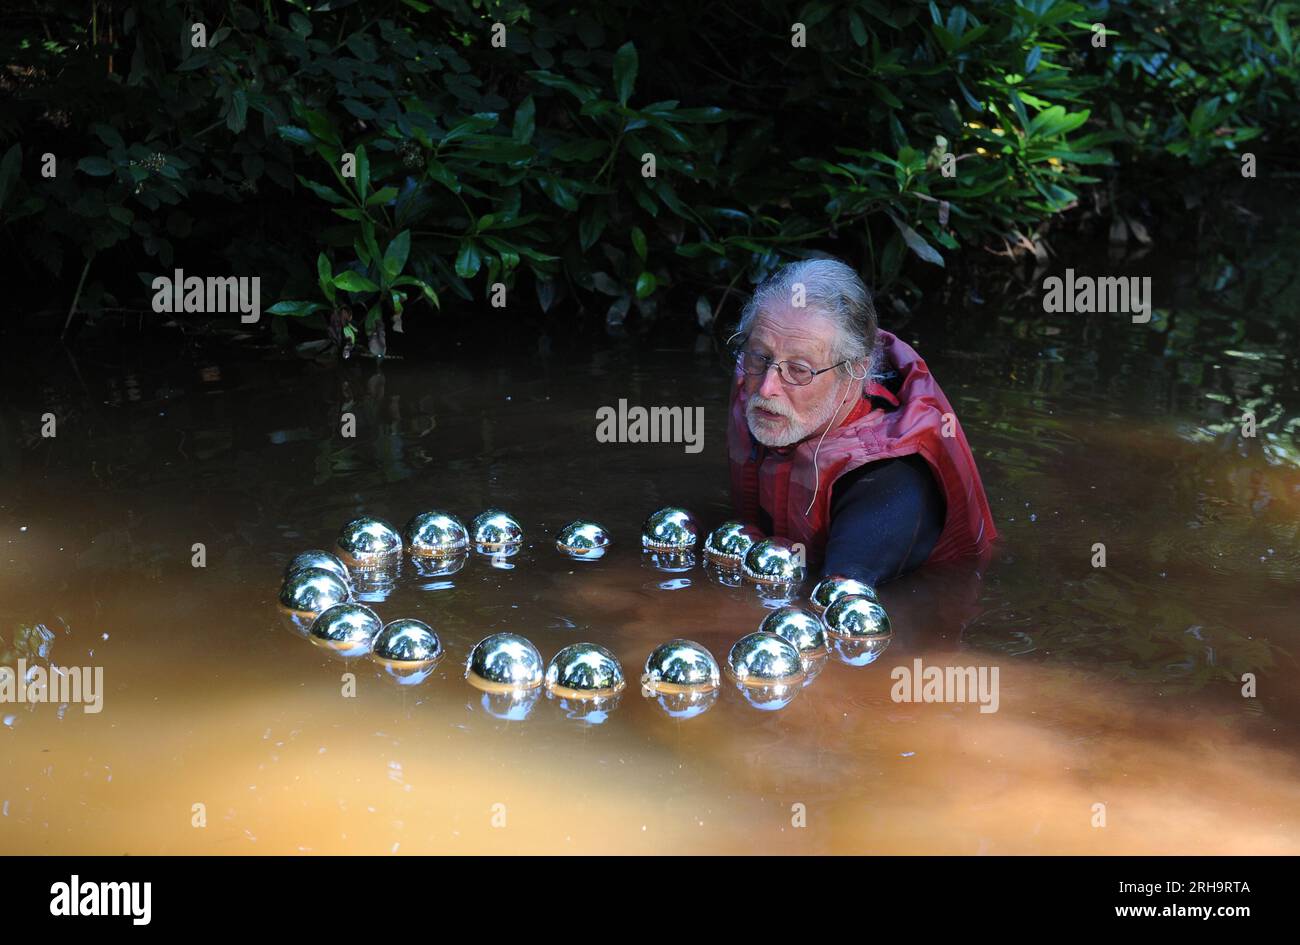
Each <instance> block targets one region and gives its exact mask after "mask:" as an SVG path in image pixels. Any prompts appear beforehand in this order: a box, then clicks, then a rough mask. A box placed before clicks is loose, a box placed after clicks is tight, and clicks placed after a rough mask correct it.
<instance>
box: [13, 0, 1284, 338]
mask: <svg viewBox="0 0 1300 945" xmlns="http://www.w3.org/2000/svg"><path fill="white" fill-rule="evenodd" d="M69 6H73V7H76V6H78V5H77V4H71V5H68V4H54V3H48V4H42V3H38V4H37V5H36V7H37V12H35V13H34V14H31V15H29V16H26V17H17V18H13V19H12V21H6V22H5V24H4V25H3V26H2V27H0V48H3V54H4V57H5V60H6V62H7V63H8V64H9V70H8V71H9V75H10V76H13V77H14V78H12V79H10V80H9V81H10V84H11V85H12V88H11V89H10V90H9V91H10V92H11V93H12V98H13V103H14V107H13V108H12V109H10V110H9V111H8V114H7V117H6V118H5V119H3V120H0V121H3V124H0V132H3V133H4V134H5V135H6V136H8V137H11V138H14V137H18V136H19V135H21V141H19V142H17V143H14V144H12V145H10V146H8V147H7V149H5V150H4V157H3V159H0V226H3V227H4V229H5V230H6V231H7V232H8V234H9V236H10V238H11V241H12V245H13V247H14V248H15V249H16V251H17V252H18V254H19V256H20V258H21V260H22V263H23V265H25V266H26V267H27V268H28V271H29V272H30V273H32V274H33V275H34V274H36V273H38V272H40V271H41V270H45V271H47V272H49V273H51V274H54V275H56V276H59V275H67V273H66V271H65V260H66V258H67V257H69V256H73V257H80V258H81V259H84V260H94V259H98V258H105V259H107V260H111V261H112V264H111V265H110V264H108V263H106V264H105V265H103V266H101V267H99V268H100V269H102V270H103V271H104V272H105V278H111V275H110V274H111V273H112V272H126V273H129V272H134V271H141V270H144V271H141V273H140V275H141V277H142V278H145V279H147V278H148V276H149V275H150V272H151V271H153V270H158V271H167V270H168V269H169V268H170V267H171V266H172V265H173V264H176V262H177V260H179V259H181V258H182V255H184V258H185V259H186V260H192V259H193V258H194V254H195V253H196V252H207V253H208V254H209V255H210V256H211V257H212V260H213V261H212V262H211V263H210V265H212V266H213V267H215V266H217V265H220V266H221V267H222V268H223V270H224V271H231V270H233V271H235V272H240V273H249V274H257V275H261V276H262V277H263V281H264V283H265V284H267V286H268V288H269V290H270V294H271V295H272V297H275V298H279V299H281V301H279V302H278V303H276V304H275V305H274V306H272V307H271V308H270V309H269V311H270V312H271V313H273V314H276V315H282V316H290V317H295V318H302V319H305V320H306V321H307V322H310V323H311V324H315V325H318V326H328V325H329V319H327V318H325V317H324V315H325V314H327V313H330V312H332V311H334V310H335V309H336V308H337V307H339V306H343V305H346V306H348V307H349V308H350V309H353V310H356V311H357V312H358V313H360V312H363V311H364V313H365V315H364V318H363V319H361V320H360V324H361V325H363V326H364V328H365V330H366V331H367V332H368V333H372V334H373V333H375V332H376V331H379V330H381V329H382V321H383V320H384V319H385V317H387V321H388V323H389V324H390V325H391V326H392V327H393V329H395V330H401V319H402V316H403V314H404V313H405V312H406V311H407V308H408V306H411V305H415V306H417V307H418V309H419V310H421V311H423V312H424V313H425V314H432V313H433V312H435V311H436V310H438V309H439V308H440V307H441V305H442V301H443V300H444V299H446V298H448V297H450V298H454V299H459V300H460V302H461V303H473V304H474V305H476V306H481V305H482V304H483V302H484V301H485V300H486V299H487V298H489V296H490V294H491V289H492V286H493V285H494V284H496V283H502V284H504V285H505V286H506V287H507V291H508V293H510V295H511V299H512V307H513V306H514V305H516V304H518V303H517V296H515V295H514V293H516V292H517V291H520V290H527V291H531V292H532V293H533V294H534V295H535V298H536V301H537V304H538V306H539V307H540V308H541V309H542V310H544V311H546V310H551V309H553V308H554V307H555V306H556V305H557V304H559V303H560V302H561V301H563V300H566V299H567V300H571V301H572V302H575V303H576V304H577V305H578V306H579V307H580V308H581V309H582V310H583V311H587V312H594V313H598V314H599V315H601V316H602V317H603V319H604V321H605V322H606V323H607V324H609V325H619V324H621V323H623V322H624V320H625V319H626V318H627V316H628V315H629V314H630V313H631V312H633V311H634V310H635V312H636V313H637V314H638V316H639V317H640V318H641V319H642V320H648V319H653V318H655V317H657V316H658V314H659V312H660V310H661V308H664V309H666V308H668V307H669V306H671V307H672V309H673V310H674V311H683V312H694V313H695V316H696V317H697V318H698V320H699V321H700V323H701V324H707V323H708V322H709V320H711V319H712V317H713V315H714V313H716V312H717V311H719V310H720V309H721V308H722V307H723V305H724V304H726V303H728V302H729V301H731V302H734V301H735V296H736V293H738V292H740V291H743V290H744V289H745V288H746V286H747V284H748V283H749V282H753V281H755V280H758V279H761V278H762V277H763V276H765V275H766V274H767V273H768V272H770V271H771V270H772V269H773V268H774V267H775V266H776V265H778V263H779V262H780V261H782V259H783V258H786V257H789V256H791V255H798V254H801V253H806V252H808V251H811V250H816V249H826V250H831V251H834V252H837V253H839V254H841V255H844V256H846V257H848V258H850V259H852V260H854V261H855V262H856V263H858V264H859V265H860V266H861V267H862V269H863V270H864V273H865V274H866V275H867V276H869V277H870V278H871V279H872V280H873V281H874V283H875V284H876V285H877V286H879V287H881V288H884V289H886V290H891V289H892V290H894V291H896V292H900V293H906V292H914V291H919V284H918V283H917V281H915V280H916V279H921V278H923V277H924V278H927V279H933V277H934V276H933V274H934V273H937V272H939V268H938V267H944V266H945V260H946V259H950V258H951V257H952V256H953V255H954V254H957V253H960V252H961V251H962V250H964V249H969V248H973V247H980V246H986V245H988V246H998V245H1002V243H1003V241H1004V240H1007V241H1019V242H1021V243H1023V242H1024V241H1025V239H1026V237H1027V236H1028V237H1030V238H1032V235H1033V233H1034V232H1035V230H1036V229H1037V228H1038V227H1040V226H1041V225H1042V224H1043V223H1044V222H1045V221H1048V220H1050V219H1052V218H1054V217H1057V216H1059V215H1061V214H1063V213H1067V212H1068V211H1069V210H1071V209H1072V208H1073V207H1075V206H1076V205H1077V204H1078V203H1079V202H1080V197H1081V195H1082V194H1083V192H1084V191H1085V189H1086V188H1089V187H1091V186H1094V185H1097V184H1098V183H1100V182H1103V181H1108V180H1110V179H1111V178H1112V176H1113V175H1115V174H1116V173H1117V172H1118V171H1119V170H1120V169H1121V168H1124V167H1152V168H1159V169H1160V171H1159V173H1161V174H1162V175H1163V176H1166V177H1176V178H1178V179H1180V180H1181V181H1182V182H1184V183H1186V182H1188V181H1189V180H1190V179H1191V175H1194V173H1196V172H1197V171H1198V170H1199V171H1201V172H1202V173H1204V174H1205V175H1207V178H1208V179H1214V178H1216V177H1217V178H1218V179H1219V180H1222V179H1223V178H1224V177H1225V176H1232V175H1234V174H1236V161H1237V155H1238V154H1239V151H1240V145H1242V144H1244V143H1246V142H1250V141H1254V142H1255V143H1254V144H1253V145H1252V147H1254V148H1256V149H1257V150H1261V151H1264V150H1266V149H1267V150H1268V151H1270V152H1271V153H1281V152H1282V151H1283V150H1284V149H1285V148H1286V147H1288V146H1289V145H1290V144H1291V143H1292V140H1291V139H1292V138H1293V137H1294V135H1295V128H1296V127H1297V124H1298V123H1297V121H1296V118H1297V107H1296V88H1295V85H1296V78H1297V75H1298V74H1300V73H1298V70H1297V65H1296V59H1295V53H1296V38H1295V32H1296V20H1297V15H1296V9H1297V7H1296V5H1295V4H1292V3H1275V2H1265V3H1248V2H1228V0H1219V2H1210V0H1201V2H1190V3H1178V4H1174V3H1169V2H1157V0H1135V2H1131V3H1122V4H1121V3H1112V4H1106V3H1101V4H1096V5H1091V6H1089V5H1085V4H1082V3H1077V2H1071V0H1016V2H1010V0H971V2H966V3H956V2H951V0H944V2H939V0H935V2H929V3H902V2H898V3H885V2H879V0H857V2H846V3H831V2H819V0H814V2H810V3H804V4H789V3H781V2H776V0H759V2H755V3H751V4H747V5H739V6H738V5H733V4H730V3H719V4H690V5H686V4H680V5H673V4H669V5H668V6H667V7H662V8H661V9H660V10H659V12H658V13H656V14H655V15H653V16H650V15H648V14H646V13H645V11H644V7H643V6H640V5H636V4H628V3H602V4H593V5H590V7H589V8H587V9H582V8H578V9H576V10H575V9H574V8H573V6H572V5H571V4H564V5H561V4H557V3H552V2H535V3H529V4H516V3H497V2H472V3H471V2H465V0H437V2H413V0H407V2H405V3H402V4H395V3H380V2H357V3H353V2H347V0H343V2H338V0H335V2H328V3H316V4H310V5H309V4H308V3H306V2H301V0H294V2H287V3H282V4H270V3H264V4H251V3H245V4H241V3H235V2H230V3H209V4H205V5H197V4H194V3H191V2H183V0H152V2H150V3H134V4H123V5H122V6H121V8H114V9H113V11H112V14H111V22H109V21H108V20H107V19H106V17H107V14H106V13H105V11H104V9H103V8H102V5H100V6H96V5H92V4H89V3H86V4H83V5H81V9H79V10H73V11H71V12H69V11H68V10H67V7H69ZM92 12H94V13H95V15H94V16H92ZM196 20H197V21H199V22H202V23H204V24H205V26H206V28H207V45H206V47H205V48H194V47H193V46H192V44H191V36H192V33H191V27H192V23H193V22H194V21H196ZM498 22H499V23H502V24H504V25H505V28H506V45H505V47H504V48H496V47H494V46H493V45H492V35H493V30H492V25H493V24H494V23H498ZM793 24H802V26H803V28H804V30H805V31H806V46H803V47H800V46H797V45H792V37H794V35H795V33H794V32H793V31H792V25H793ZM1094 24H1096V25H1094ZM1103 24H1104V25H1103ZM629 37H631V38H629ZM1100 37H1104V38H1105V42H1106V45H1105V46H1104V47H1102V46H1099V45H1098V42H1099V38H1100ZM47 151H49V152H52V153H54V154H55V155H56V156H57V157H58V159H59V161H60V165H59V173H58V174H57V176H56V177H54V178H52V179H46V178H42V177H41V175H40V163H39V162H40V156H41V154H43V153H45V152H47ZM652 164H653V167H652V166H651V165H652ZM74 169H75V170H74ZM954 170H955V174H954V173H952V172H953V171H954ZM652 171H653V173H652ZM1238 176H1239V175H1238ZM313 259H315V261H316V272H315V275H314V277H313V275H312V273H311V260H313ZM187 264H189V263H187ZM191 268H193V265H191ZM125 291H132V287H131V286H123V285H121V284H120V283H117V284H110V285H106V286H97V287H96V288H94V289H92V291H91V293H90V294H91V295H92V296H94V295H97V296H98V297H99V298H101V299H110V300H111V299H112V298H115V297H116V296H115V295H114V294H113V293H117V292H125ZM134 291H136V292H138V291H139V287H138V286H135V287H134ZM530 304H531V303H530ZM335 327H336V328H338V327H339V326H337V325H336V326H335ZM341 330H342V332H343V333H344V334H347V335H348V337H349V338H351V337H354V336H355V333H356V325H355V324H354V323H347V324H346V325H344V326H342V328H341ZM372 350H373V346H372ZM380 350H382V340H381V342H380Z"/></svg>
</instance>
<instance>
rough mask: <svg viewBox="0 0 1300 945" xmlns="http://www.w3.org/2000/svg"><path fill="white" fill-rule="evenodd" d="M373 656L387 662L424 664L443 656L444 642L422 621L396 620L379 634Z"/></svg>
mask: <svg viewBox="0 0 1300 945" xmlns="http://www.w3.org/2000/svg"><path fill="white" fill-rule="evenodd" d="M370 655H371V656H372V657H373V658H374V659H377V660H380V661H381V662H385V663H403V664H425V663H432V662H433V661H434V660H436V659H438V657H440V656H442V643H441V642H440V641H439V640H438V634H436V633H434V632H433V627H431V626H429V625H428V624H427V623H425V622H424V621H423V620H413V619H411V618H409V617H408V618H404V619H402V620H394V621H393V622H392V623H389V624H387V625H385V627H384V629H383V630H381V631H379V635H378V636H377V637H375V641H374V643H373V644H371V647H370Z"/></svg>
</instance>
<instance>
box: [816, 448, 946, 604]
mask: <svg viewBox="0 0 1300 945" xmlns="http://www.w3.org/2000/svg"><path fill="white" fill-rule="evenodd" d="M946 512H947V509H946V507H945V502H944V498H943V493H942V492H941V491H940V489H939V484H938V482H936V481H935V478H934V474H933V473H932V472H931V471H930V464H929V463H927V462H926V461H925V459H924V458H923V457H921V456H918V455H916V454H911V455H909V456H900V457H896V458H894V459H884V460H880V461H879V462H875V463H867V464H866V465H865V466H860V467H859V468H857V469H855V470H853V471H852V472H849V473H846V474H845V475H843V476H841V477H840V478H839V479H837V480H836V482H835V487H834V491H833V492H832V493H831V528H830V538H829V539H828V540H827V542H826V563H825V565H824V567H823V569H822V574H823V575H827V574H846V575H848V576H849V577H853V578H857V579H858V580H859V581H865V582H867V583H869V584H872V585H875V584H879V583H882V582H884V581H888V580H891V579H892V578H896V577H898V576H899V575H900V574H903V573H904V572H906V571H910V570H912V569H913V568H916V567H918V566H920V565H921V564H922V563H923V562H924V561H925V559H926V558H928V557H929V556H930V552H931V551H933V550H934V546H935V544H936V543H937V542H938V540H939V534H940V532H942V531H943V523H944V517H945V515H946Z"/></svg>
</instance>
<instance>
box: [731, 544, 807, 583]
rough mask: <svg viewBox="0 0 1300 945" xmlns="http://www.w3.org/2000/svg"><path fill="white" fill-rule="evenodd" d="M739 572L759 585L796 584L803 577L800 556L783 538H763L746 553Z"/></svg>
mask: <svg viewBox="0 0 1300 945" xmlns="http://www.w3.org/2000/svg"><path fill="white" fill-rule="evenodd" d="M741 572H742V573H743V574H744V575H745V577H746V578H748V579H749V580H751V581H755V582H757V583H759V584H798V583H799V582H800V581H802V580H803V577H804V566H803V560H802V555H800V554H798V553H797V552H796V551H795V548H794V545H793V544H792V543H791V542H789V541H787V540H786V539H784V538H764V539H763V540H762V541H758V542H755V543H754V546H753V547H752V548H750V549H749V551H748V552H747V553H746V555H745V563H744V564H743V565H741Z"/></svg>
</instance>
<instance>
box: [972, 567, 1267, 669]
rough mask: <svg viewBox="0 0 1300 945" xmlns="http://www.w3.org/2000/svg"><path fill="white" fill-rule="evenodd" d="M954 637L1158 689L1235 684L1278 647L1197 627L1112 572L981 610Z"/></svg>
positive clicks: (1175, 603)
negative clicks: (959, 635)
mask: <svg viewBox="0 0 1300 945" xmlns="http://www.w3.org/2000/svg"><path fill="white" fill-rule="evenodd" d="M1121 585H1126V586H1121ZM962 640H963V642H964V643H966V644H967V645H970V646H973V647H975V648H976V649H980V650H989V651H993V652H998V653H1003V654H1006V655H1008V656H1019V657H1029V658H1037V659H1042V660H1046V661H1051V662H1060V663H1067V664H1071V665H1075V666H1079V667H1081V668H1086V669H1089V670H1092V671H1097V670H1100V671H1101V672H1103V673H1106V674H1108V675H1110V676H1112V677H1114V678H1119V679H1125V680H1129V681H1138V682H1149V683H1158V684H1159V685H1160V686H1161V688H1162V689H1164V690H1166V691H1191V690H1197V689H1200V688H1202V687H1204V686H1206V685H1207V684H1209V683H1211V682H1240V679H1241V675H1242V673H1245V672H1252V673H1259V672H1261V671H1266V670H1269V669H1272V668H1273V667H1274V665H1275V664H1276V656H1277V655H1278V654H1279V653H1283V652H1284V651H1282V650H1281V648H1279V647H1277V646H1276V645H1275V644H1272V643H1270V642H1269V641H1267V640H1263V639H1250V638H1248V637H1247V636H1245V635H1244V634H1242V633H1240V632H1238V631H1236V630H1234V629H1232V628H1229V627H1223V626H1205V625H1202V624H1201V623H1199V621H1198V619H1197V615H1196V612H1195V611H1194V610H1193V608H1192V607H1190V606H1188V605H1186V604H1184V603H1183V602H1182V600H1180V599H1178V598H1175V597H1173V596H1171V595H1168V594H1165V595H1163V596H1157V595H1155V594H1153V593H1152V592H1151V591H1150V590H1148V589H1147V588H1145V587H1143V586H1141V585H1139V584H1136V583H1135V582H1129V581H1126V580H1125V579H1123V578H1121V577H1117V576H1115V575H1113V574H1112V575H1106V576H1103V575H1097V576H1095V577H1092V578H1089V579H1088V580H1085V581H1076V582H1066V586H1065V587H1064V588H1063V592H1062V593H1060V594H1057V593H1053V594H1052V595H1051V596H1050V597H1044V598H1042V599H1039V600H1036V601H1035V600H1030V601H1023V602H1017V605H1016V606H1015V607H1014V608H1012V607H1010V606H1008V607H1004V608H1000V609H997V610H993V611H989V612H987V613H985V614H982V615H981V616H980V617H978V618H977V619H976V620H974V621H973V622H972V623H971V624H970V625H969V626H968V627H967V628H966V631H965V632H964V633H963V635H962Z"/></svg>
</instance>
